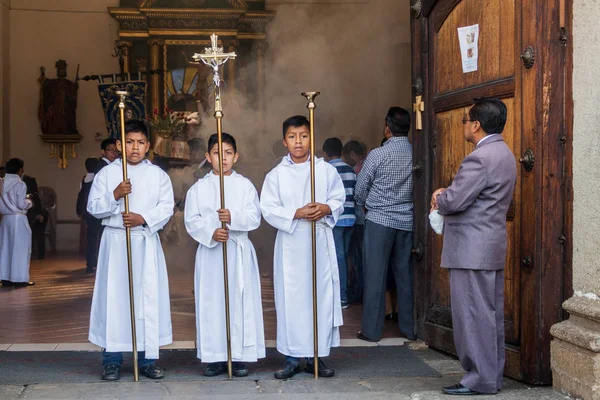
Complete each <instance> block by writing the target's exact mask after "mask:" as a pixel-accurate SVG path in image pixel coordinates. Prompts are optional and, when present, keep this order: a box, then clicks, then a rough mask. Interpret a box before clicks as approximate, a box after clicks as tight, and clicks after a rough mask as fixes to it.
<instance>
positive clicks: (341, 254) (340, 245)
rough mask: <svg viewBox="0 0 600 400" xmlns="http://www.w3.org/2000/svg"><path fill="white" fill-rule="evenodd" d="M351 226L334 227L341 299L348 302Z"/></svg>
mask: <svg viewBox="0 0 600 400" xmlns="http://www.w3.org/2000/svg"><path fill="white" fill-rule="evenodd" d="M351 237H352V227H351V226H336V227H334V228H333V241H334V243H335V255H336V258H337V263H338V269H339V271H340V299H341V301H342V303H347V302H348V252H349V250H350V238H351Z"/></svg>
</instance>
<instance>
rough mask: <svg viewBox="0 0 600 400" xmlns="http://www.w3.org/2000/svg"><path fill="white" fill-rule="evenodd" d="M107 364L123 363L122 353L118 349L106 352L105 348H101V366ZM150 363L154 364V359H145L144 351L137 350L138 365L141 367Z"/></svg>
mask: <svg viewBox="0 0 600 400" xmlns="http://www.w3.org/2000/svg"><path fill="white" fill-rule="evenodd" d="M108 364H117V365H123V353H122V352H120V351H117V352H108V351H106V350H102V366H105V365H108ZM152 364H154V360H149V359H147V358H146V353H145V352H143V351H138V367H140V368H143V367H147V366H148V365H152Z"/></svg>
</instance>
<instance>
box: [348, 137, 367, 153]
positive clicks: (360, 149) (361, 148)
mask: <svg viewBox="0 0 600 400" xmlns="http://www.w3.org/2000/svg"><path fill="white" fill-rule="evenodd" d="M352 151H353V152H354V153H355V154H356V155H357V156H360V157H362V156H364V155H365V154H366V153H367V149H366V146H365V145H364V144H362V143H361V142H359V141H358V140H354V139H353V140H349V141H348V142H347V143H346V144H345V145H344V147H343V148H342V154H343V155H344V156H346V157H347V156H349V155H350V152H352Z"/></svg>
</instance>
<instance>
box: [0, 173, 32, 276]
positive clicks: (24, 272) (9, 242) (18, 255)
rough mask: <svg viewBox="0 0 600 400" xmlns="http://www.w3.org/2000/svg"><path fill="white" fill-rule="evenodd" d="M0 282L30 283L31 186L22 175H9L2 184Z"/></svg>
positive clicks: (0, 197) (0, 190)
mask: <svg viewBox="0 0 600 400" xmlns="http://www.w3.org/2000/svg"><path fill="white" fill-rule="evenodd" d="M0 184H1V185H2V187H1V188H0V215H1V216H2V218H1V219H0V279H2V280H3V281H11V282H29V259H30V257H31V228H30V227H29V221H28V220H27V210H28V209H30V208H31V206H32V203H31V200H29V199H27V198H26V196H27V186H26V185H25V182H23V181H22V180H21V178H20V177H19V175H16V174H6V175H5V177H4V180H3V181H2V182H0Z"/></svg>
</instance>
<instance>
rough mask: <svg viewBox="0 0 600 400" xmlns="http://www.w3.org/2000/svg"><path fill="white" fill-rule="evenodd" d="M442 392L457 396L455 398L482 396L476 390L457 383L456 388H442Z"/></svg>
mask: <svg viewBox="0 0 600 400" xmlns="http://www.w3.org/2000/svg"><path fill="white" fill-rule="evenodd" d="M442 392H444V393H445V394H450V395H455V396H472V395H474V394H480V393H479V392H476V391H474V390H471V389H469V388H466V387H464V386H463V385H462V384H460V383H457V384H456V385H454V386H447V387H445V388H442Z"/></svg>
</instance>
